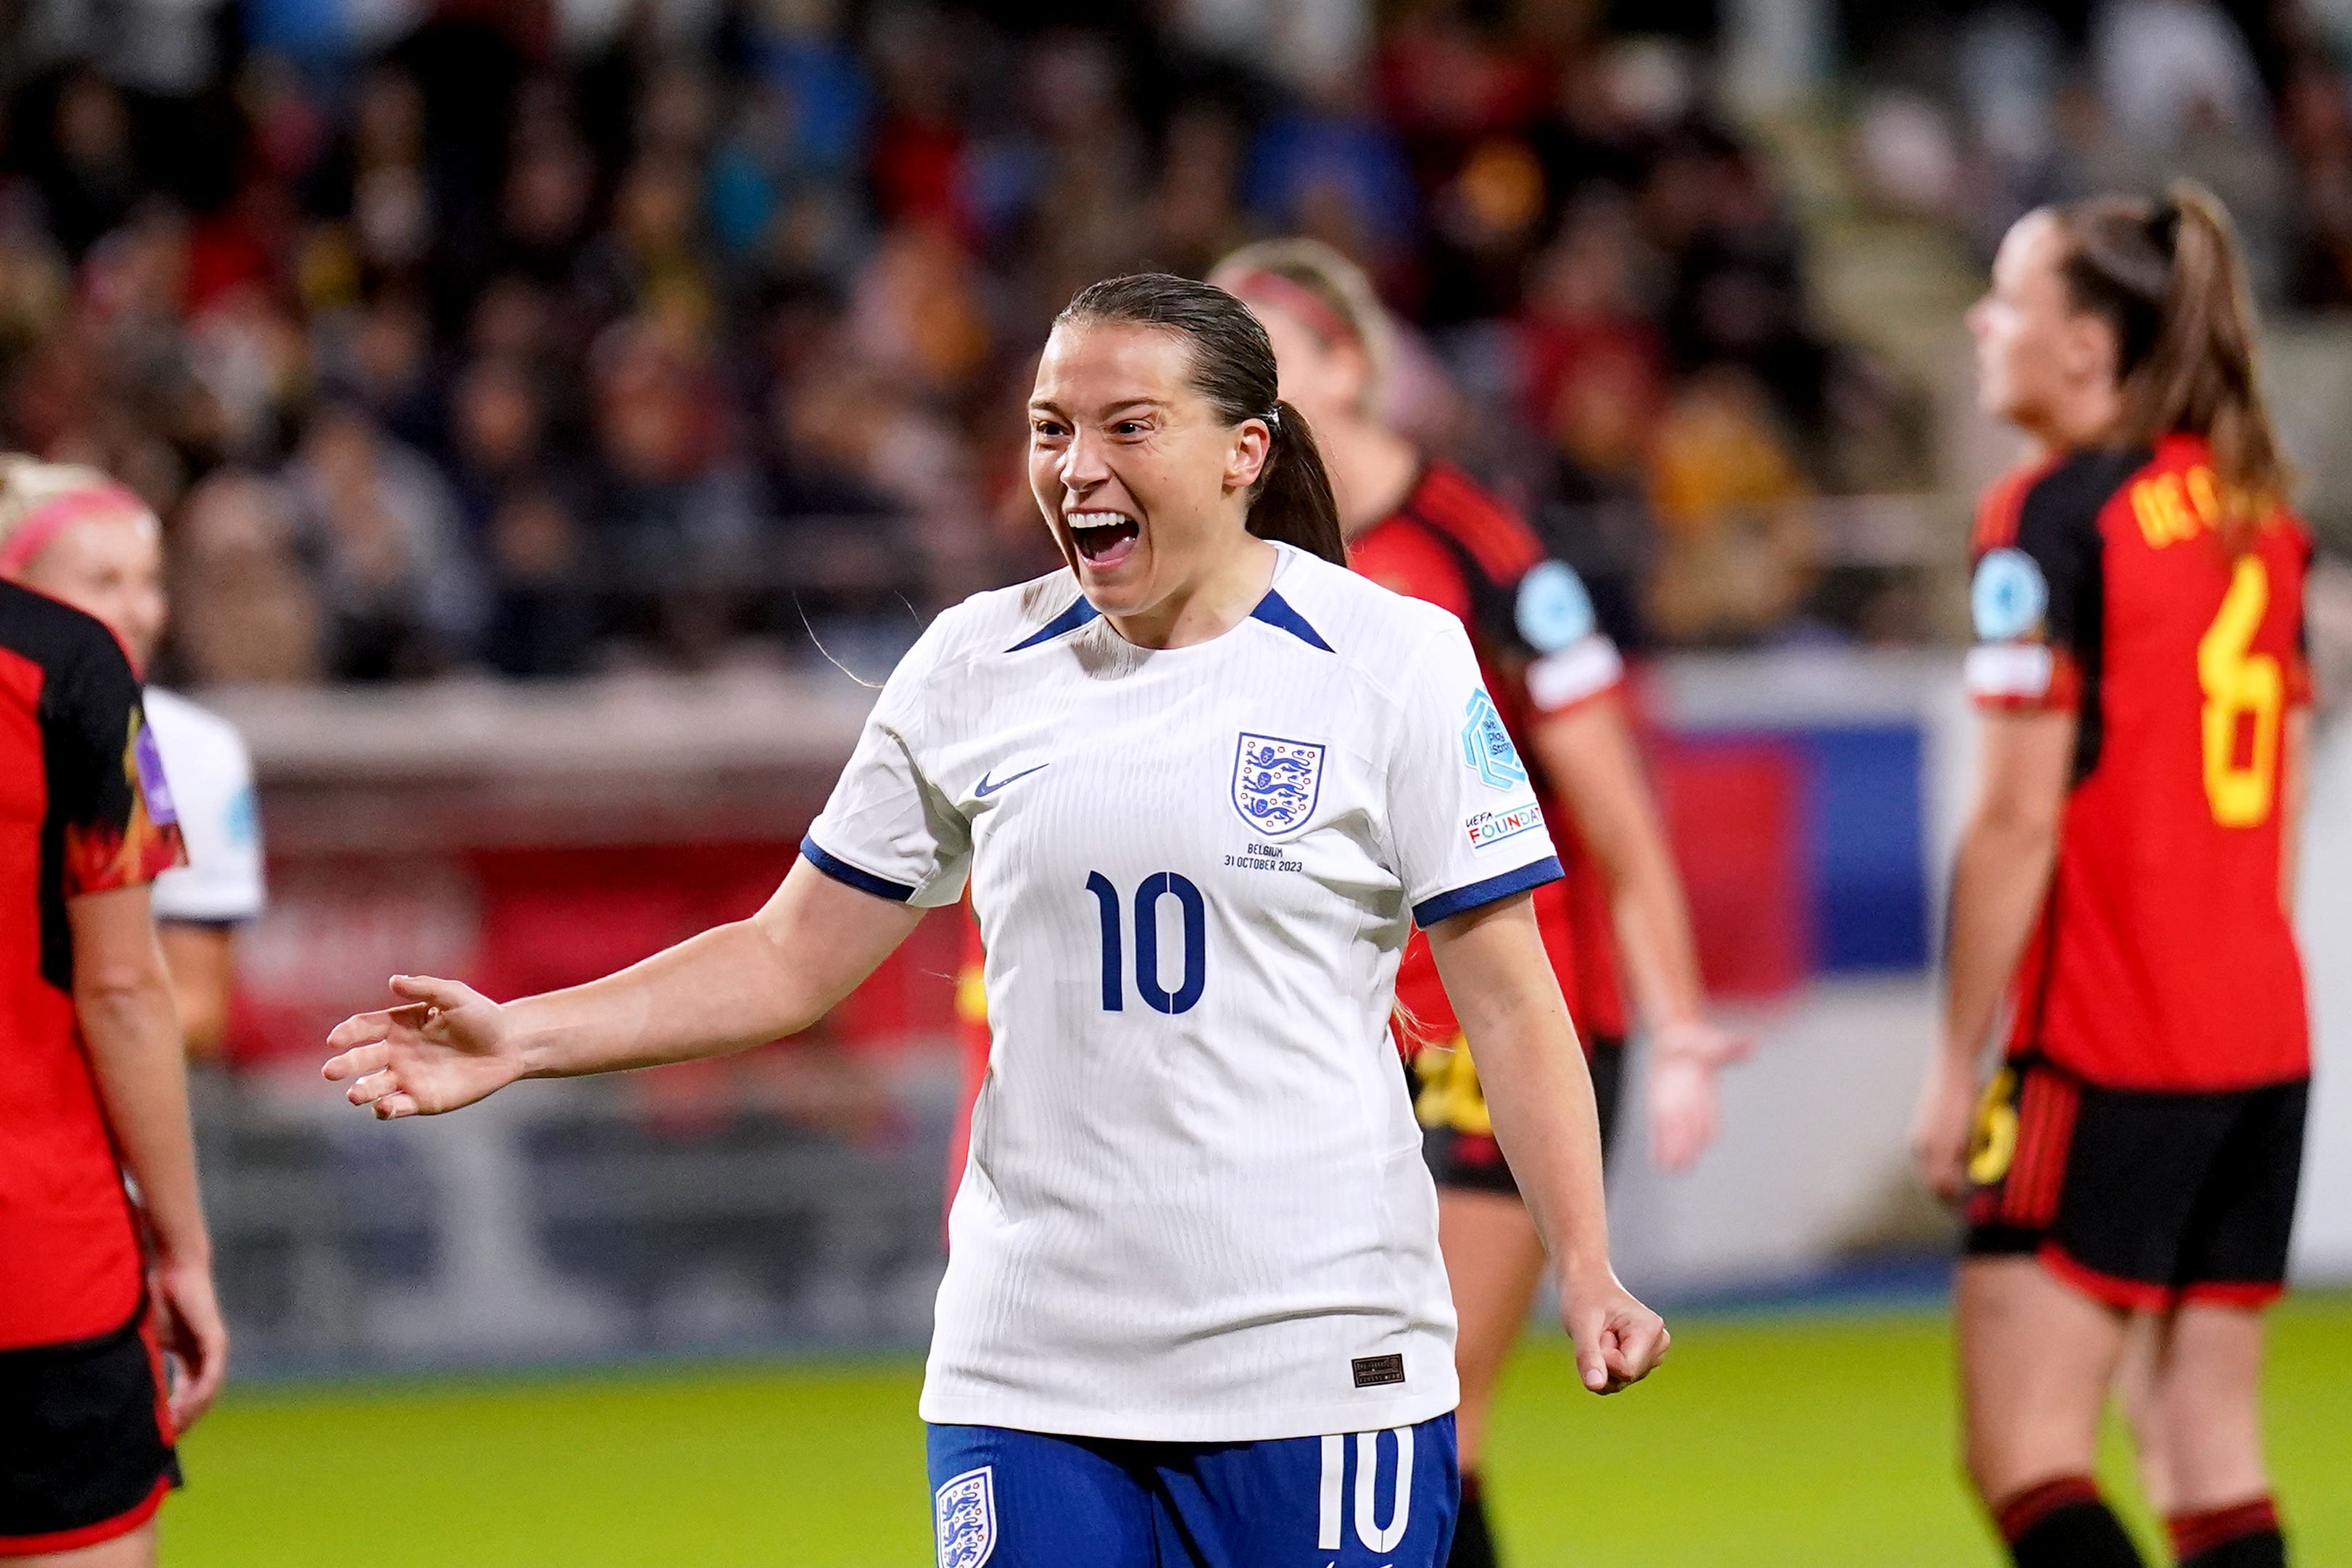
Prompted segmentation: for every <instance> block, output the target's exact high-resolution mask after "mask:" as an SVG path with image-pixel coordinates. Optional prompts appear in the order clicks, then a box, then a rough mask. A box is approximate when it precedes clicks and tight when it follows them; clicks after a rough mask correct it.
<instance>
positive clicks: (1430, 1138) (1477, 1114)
mask: <svg viewBox="0 0 2352 1568" xmlns="http://www.w3.org/2000/svg"><path fill="white" fill-rule="evenodd" d="M1585 1063H1586V1065H1587V1066H1588V1067H1590V1068H1591V1071H1592V1098H1593V1101H1594V1103H1595V1104H1596V1105H1597V1106H1598V1108H1599V1110H1600V1112H1601V1153H1602V1154H1603V1155H1606V1154H1607V1153H1608V1151H1609V1144H1610V1128H1611V1126H1612V1124H1614V1123H1615V1122H1616V1120H1617V1098H1618V1092H1619V1087H1620V1085H1621V1084H1622V1082H1623V1081H1624V1076H1625V1042H1624V1041H1623V1040H1616V1039H1612V1038H1609V1037H1607V1036H1602V1037H1601V1038H1598V1039H1596V1040H1593V1042H1592V1051H1591V1054H1590V1055H1589V1056H1587V1057H1586V1058H1585ZM1405 1082H1407V1083H1409V1084H1411V1085H1412V1092H1413V1113H1414V1114H1415V1115H1416V1116H1418V1117H1419V1118H1420V1119H1421V1154H1422V1157H1423V1159H1425V1160H1427V1161H1428V1162H1429V1174H1430V1175H1431V1176H1433V1177H1434V1178H1435V1180H1436V1182H1437V1185H1438V1186H1439V1187H1440V1188H1442V1189H1452V1190H1455V1191H1463V1192H1498V1193H1501V1194H1503V1195H1504V1196H1505V1197H1518V1196H1519V1184H1518V1183H1517V1182H1516V1181H1514V1180H1512V1179H1511V1167H1510V1166H1508V1165H1507V1164H1506V1163H1505V1162H1504V1160H1503V1148H1502V1145H1500V1144H1497V1143H1496V1141H1495V1134H1494V1130H1493V1124H1492V1123H1490V1122H1489V1121H1488V1120H1487V1117H1486V1091H1485V1090H1483V1089H1482V1088H1480V1087H1479V1083H1478V1071H1477V1069H1475V1067H1473V1066H1471V1064H1470V1056H1469V1053H1468V1052H1466V1051H1462V1050H1460V1049H1459V1048H1458V1047H1446V1046H1424V1047H1423V1048H1422V1050H1421V1051H1420V1052H1419V1053H1418V1054H1416V1055H1415V1056H1414V1058H1413V1060H1412V1065H1411V1066H1409V1067H1407V1068H1406V1069H1405Z"/></svg>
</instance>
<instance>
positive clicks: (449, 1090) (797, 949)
mask: <svg viewBox="0 0 2352 1568" xmlns="http://www.w3.org/2000/svg"><path fill="white" fill-rule="evenodd" d="M923 913H924V912H923V911H922V910H920V909H919V908H915V907H913V906H911V905H908V904H897V903H893V902H891V901H890V900H888V899H884V898H877V897H876V896H875V895H873V894H867V893H860V892H858V891H857V890H856V889H855V888H851V887H847V886H845V885H844V884H843V883H838V882H835V880H834V879H833V878H831V877H829V876H827V875H825V874H824V873H823V872H821V871H819V870H817V868H816V867H815V866H814V865H812V864H810V863H809V862H807V861H806V860H803V861H800V862H797V863H795V864H794V865H793V869H792V871H791V872H790V873H788V874H786V876H785V878H784V881H783V885H782V886H781V887H779V888H778V889H777V890H776V893H775V896H773V897H772V898H771V899H769V900H768V902H767V904H766V905H765V906H764V907H763V908H761V911H760V912H759V913H758V914H757V915H753V916H751V918H750V919H749V920H739V921H736V922H734V923H732V924H730V925H720V926H717V927H715V928H713V929H711V930H709V931H705V932H703V933H702V934H701V935H700V936H692V937H688V939H687V940H686V941H684V942H681V943H679V944H678V945H677V946H675V947H671V948H668V949H667V950H665V951H663V952H660V953H656V954H655V955H654V956H652V957H650V958H647V959H646V960H645V961H644V962H642V963H638V964H633V965H631V966H630V967H627V968H625V969H623V970H621V971H620V972H619V973H618V974H614V975H608V976H606V977H604V978H603V979H601V980H592V981H590V982H589V983H588V984H586V985H584V986H574V987H572V988H569V989H567V990H561V991H549V992H547V993H545V994H543V995H541V996H535V997H525V998H521V999H520V1000H519V1001H513V1002H508V1003H504V1004H500V1003H498V1002H493V1001H491V1000H489V999H488V998H486V997H484V996H482V995H481V994H480V993H478V992H477V991H475V990H473V989H472V988H468V987H467V986H463V985H460V984H458V983H457V982H456V981H452V980H438V979H433V978H429V977H424V976H411V975H403V976H397V977H394V980H393V989H394V991H396V992H397V993H399V994H400V995H401V996H403V997H404V998H408V1000H407V1004H406V1005H405V1006H402V1007H395V1008H392V1009H387V1010H385V1011H383V1012H374V1013H362V1014H361V1015H359V1016H358V1017H356V1018H352V1019H345V1020H344V1021H343V1022H342V1023H341V1025H339V1026H337V1028H336V1030H335V1031H334V1033H332V1034H331V1035H330V1036H329V1037H328V1040H327V1043H328V1044H329V1045H331V1046H332V1047H333V1048H334V1049H335V1050H336V1051H339V1052H341V1054H340V1055H338V1056H336V1057H335V1058H334V1059H333V1060H332V1061H329V1062H328V1063H327V1066H326V1075H327V1077H328V1078H330V1079H331V1080H333V1081H335V1082H349V1083H350V1084H351V1087H350V1089H349V1090H348V1091H347V1092H346V1096H347V1098H349V1099H350V1101H351V1102H352V1104H354V1105H371V1106H373V1107H374V1110H375V1113H376V1115H377V1116H379V1117H381V1118H383V1119H384V1120H386V1121H389V1120H391V1119H393V1118H394V1117H398V1116H414V1115H431V1114H434V1113H438V1112H443V1111H454V1110H457V1108H458V1107H460V1106H462V1105H470V1104H472V1103H474V1102H475V1101H477V1100H479V1099H481V1098H482V1097H483V1096H485V1095H487V1094H489V1093H492V1092H496V1091H497V1090H499V1089H502V1088H504V1087H506V1085H508V1084H509V1083H511V1082H514V1081H515V1080H517V1079H519V1078H570V1077H575V1076H577V1075H579V1074H582V1073H588V1072H611V1071H617V1070H620V1069H623V1068H630V1067H654V1066H658V1065H659V1064H661V1063H663V1062H668V1061H688V1060H690V1059H692V1058H695V1057H700V1056H720V1055H724V1054H726V1053H727V1052H729V1051H742V1050H745V1049H748V1048H749V1047H751V1046H754V1045H761V1044H764V1043H766V1042H767V1041H769V1040H777V1039H781V1038H782V1037H783V1036H785V1035H789V1034H796V1033H798V1032H799V1031H800V1030H803V1029H806V1028H807V1027H808V1026H809V1025H811V1024H813V1023H814V1022H815V1021H816V1020H817V1019H820V1018H823V1017H824V1014H825V1013H826V1011H827V1010H829V1009H831V1008H832V1007H833V1005H834V1004H835V1003H836V1002H838V1001H840V1000H841V998H844V997H845V996H847V995H848V994H849V993H850V991H851V990H852V989H853V988H856V985H857V983H858V982H859V981H860V980H863V979H864V978H866V976H867V975H870V974H872V973H873V972H874V969H875V967H876V966H877V965H878V964H880V963H881V962H882V960H883V959H884V958H886V957H887V956H889V955H890V953H891V951H892V949H894V948H896V947H897V946H898V944H899V943H901V942H903V941H905V940H906V939H907V936H908V933H909V932H911V931H912V930H914V928H915V925H916V923H917V922H918V921H919V920H920V919H921V918H922V916H923Z"/></svg>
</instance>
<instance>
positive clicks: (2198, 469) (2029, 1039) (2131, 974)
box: [1968, 436, 2311, 1091]
mask: <svg viewBox="0 0 2352 1568" xmlns="http://www.w3.org/2000/svg"><path fill="white" fill-rule="evenodd" d="M2233 504H2235V502H2234V500H2233V498H2232V497H2231V496H2230V495H2229V494H2228V493H2227V491H2226V490H2225V489H2224V488H2223V486H2221V483H2220V482H2219V480H2218V479H2217V478H2216V476H2215V475H2214V472H2213V468H2212V464H2211V459H2210V454H2209V452H2208V450H2207V448H2206V446H2205V444H2204V443H2203V442H2202V441H2201V440H2199V439H2197V438H2194V437H2189V436H2168V437H2167V438H2165V439H2164V440H2163V441H2161V442H2159V443H2158V444H2157V445H2156V447H2155V449H2154V450H2153V451H2150V450H2149V449H2148V448H2147V447H2140V448H2137V449H2132V450H2113V449H2103V450H2091V451H2084V452H2078V453H2074V454H2072V455H2067V456H2064V457H2062V458H2058V459H2054V460H2053V461H2050V462H2047V463H2043V464H2041V465H2035V466H2033V467H2031V468H2028V469H2026V470H2024V471H2022V472H2021V473H2019V474H2016V475H2013V476H2011V477H2010V478H2009V479H2007V480H2004V481H2003V482H2001V483H2000V484H1999V485H1997V486H1994V487H1993V488H1992V490H1991V491H1990V492H1989V493H1988V494H1987V496H1986V498H1985V502H1984V506H1983V508H1982V511H1981V514H1980V516H1979V523H1978V529H1977V540H1976V566H1975V575H1974V579H1973V584H1972V588H1971V591H1970V611H1971V613H1972V615H1973V618H1974V620H1975V622H1976V632H1977V639H1978V641H1977V645H1976V647H1975V648H1974V649H1973V650H1972V651H1971V652H1970V653H1969V666H1968V684H1969V691H1970V693H1971V695H1973V697H1974V698H1975V700H1976V701H1977V703H1978V704H1979V705H1980V706H1988V707H1992V708H1996V709H2011V710H2018V709H2022V710H2034V709H2063V710H2067V711H2071V712H2073V713H2074V714H2075V715H2076V716H2077V726H2076V731H2075V736H2076V738H2075V750H2074V775H2073V784H2072V789H2071V791H2070V793H2069V794H2068V797H2067V800H2066V807H2065V814H2064V816H2063V820H2062V823H2061V827H2060V830H2059V839H2058V859H2057V865H2056V868H2055V871H2054V873H2053V876H2052V880H2051V885H2050V892H2049V894H2048V898H2047V902H2046V903H2045V904H2044V906H2043V908H2042V915H2041V918H2040V921H2039V923H2038V924H2037V925H2036V927H2035V929H2034V933H2033V936H2032V940H2031V941H2030V942H2029V943H2028V945H2027V947H2026V952H2025V957H2024V960H2023V962H2022V963H2021V964H2020V966H2019V967H2018V972H2017V975H2016V977H2015V979H2014V981H2013V984H2012V988H2011V1005H2012V1009H2013V1014H2014V1019H2015V1021H2014V1023H2013V1025H2012V1029H2011V1042H2010V1051H2011V1054H2012V1055H2016V1056H2022V1055H2031V1054H2039V1055H2042V1056H2045V1057H2047V1058H2049V1059H2050V1060H2051V1061H2054V1062H2056V1063H2058V1064H2059V1065H2060V1066H2062V1067H2064V1068H2067V1069H2069V1070H2071V1071H2074V1072H2077V1073H2080V1074H2081V1075H2082V1076H2083V1077H2084V1078H2085V1079H2087V1080H2089V1081H2090V1082H2095V1083H2099V1084H2103V1085H2105V1086H2107V1087H2110V1088H2116V1089H2142V1090H2194V1091H2211V1090H2230V1089H2242V1088H2248V1087H2252V1086H2254V1085H2257V1084H2264V1083H2273V1082H2284V1081H2286V1080H2291V1079H2296V1078H2301V1077H2304V1076H2305V1075H2306V1074H2308V1073H2309V1071H2310V1070H2311V1051H2310V1024H2309V1019H2308V1015H2307V1013H2306V1011H2305V1001H2304V982H2303V964H2302V959H2301V957H2300V956H2299V955H2298V954H2297V952H2296V949H2295V941H2294V928H2293V926H2292V925H2291V924H2290V923H2289V921H2288V919H2287V916H2286V913H2285V910H2284V907H2283V905H2282V902H2281V891H2280V887H2281V884H2280V856H2281V852H2282V844H2281V835H2280V821H2279V806H2280V792H2281V780H2282V771H2283V761H2284V745H2283V737H2284V733H2285V726H2286V718H2287V716H2288V714H2289V713H2290V712H2292V711H2293V710H2294V708H2296V707H2298V706H2304V705H2306V704H2307V703H2308V702H2309V701H2310V675H2309V667H2308V664H2307V663H2306V661H2305V655H2304V647H2303V583H2304V573H2305V568H2306V566H2307V565H2308V563H2309V560H2310V556H2311V545H2310V540H2309V538H2308V536H2307V535H2306V533H2305V530H2304V528H2303V527H2302V525H2301V524H2300V523H2299V522H2298V521H2296V519H2295V518H2294V517H2292V516H2290V515H2288V514H2287V513H2286V512H2284V511H2283V510H2273V512H2272V513H2271V515H2270V516H2269V517H2266V518H2265V519H2264V520H2263V526H2262V527H2261V528H2260V529H2259V531H2258V532H2257V533H2256V534H2255V535H2254V536H2253V538H2252V543H2251V545H2250V547H2249V548H2248V549H2246V550H2245V551H2244V553H2242V554H2236V555H2233V554H2232V553H2231V550H2230V549H2229V548H2228V547H2227V546H2226V545H2225V544H2224V543H2223V541H2222V538H2221V534H2220V533H2219V532H2218V531H2217V524H2218V523H2219V521H2220V520H2221V518H2222V517H2224V516H2225V515H2226V509H2227V508H2228V507H2231V506H2232V505H2233Z"/></svg>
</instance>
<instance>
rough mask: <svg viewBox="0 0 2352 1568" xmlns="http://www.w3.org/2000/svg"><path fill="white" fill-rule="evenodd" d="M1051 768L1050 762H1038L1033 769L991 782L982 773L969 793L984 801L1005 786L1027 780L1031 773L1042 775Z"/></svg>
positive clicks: (1023, 770) (1025, 769) (991, 780)
mask: <svg viewBox="0 0 2352 1568" xmlns="http://www.w3.org/2000/svg"><path fill="white" fill-rule="evenodd" d="M1052 766H1054V765H1053V764H1052V763H1050V762H1040V763H1039V764H1037V766H1036V767H1034V768H1023V769H1022V770H1021V771H1020V772H1018V773H1014V774H1010V775H1008V776H1006V777H1005V778H1003V779H990V778H989V776H988V775H987V774H985V773H983V774H982V775H981V776H980V782H979V783H977V784H975V785H973V786H972V787H971V792H972V793H973V794H974V795H977V796H979V797H980V798H981V799H982V800H987V799H988V798H989V797H990V796H991V795H993V794H995V793H996V792H997V791H998V790H999V789H1003V788H1004V787H1005V786H1006V785H1007V784H1012V783H1016V782H1018V781H1019V780H1021V779H1026V778H1028V777H1029V775H1030V774H1032V773H1043V772H1044V771H1045V769H1047V768H1051V767H1052Z"/></svg>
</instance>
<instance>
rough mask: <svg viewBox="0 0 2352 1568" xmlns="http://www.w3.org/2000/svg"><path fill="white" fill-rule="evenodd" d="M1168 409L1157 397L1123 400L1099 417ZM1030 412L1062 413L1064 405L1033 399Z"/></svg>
mask: <svg viewBox="0 0 2352 1568" xmlns="http://www.w3.org/2000/svg"><path fill="white" fill-rule="evenodd" d="M1167 407H1168V405H1167V404H1166V403H1165V402H1161V401H1160V399H1158V398H1156V397H1130V398H1123V399H1121V400H1120V401H1119V402H1115V403H1112V404H1111V405H1110V406H1109V407H1108V408H1106V409H1104V410H1103V411H1102V413H1101V414H1100V416H1099V417H1101V418H1104V419H1116V418H1117V417H1118V416H1119V415H1120V414H1122V413H1126V412H1128V411H1129V409H1139V408H1140V409H1150V411H1152V412H1153V413H1161V412H1164V411H1165V410H1166V409H1167ZM1029 412H1030V413H1061V412H1062V405H1061V404H1059V403H1057V402H1055V401H1054V400H1053V399H1051V398H1043V397H1040V398H1031V399H1030V400H1029Z"/></svg>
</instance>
